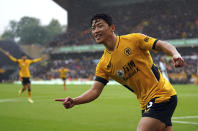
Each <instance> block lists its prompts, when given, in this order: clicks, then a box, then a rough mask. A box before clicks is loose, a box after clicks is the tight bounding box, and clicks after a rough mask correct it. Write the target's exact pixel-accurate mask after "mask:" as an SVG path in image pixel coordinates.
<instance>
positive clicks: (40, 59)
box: [30, 57, 43, 63]
mask: <svg viewBox="0 0 198 131" xmlns="http://www.w3.org/2000/svg"><path fill="white" fill-rule="evenodd" d="M42 60H43V58H42V57H40V58H37V59H33V60H30V61H31V63H36V62H39V61H42Z"/></svg>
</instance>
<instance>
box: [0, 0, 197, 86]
mask: <svg viewBox="0 0 198 131" xmlns="http://www.w3.org/2000/svg"><path fill="white" fill-rule="evenodd" d="M54 1H55V2H56V3H57V4H59V5H60V6H61V7H63V8H64V9H65V10H67V12H68V26H67V30H66V32H65V33H63V34H60V35H58V36H57V37H56V38H55V39H54V40H52V41H49V42H48V43H46V44H45V46H43V47H41V46H39V47H38V45H37V46H36V45H30V46H21V47H17V45H16V44H15V43H14V42H11V41H1V44H0V47H1V48H3V49H6V50H9V51H10V52H11V54H13V55H14V56H15V57H18V58H19V57H20V55H21V54H22V52H25V53H26V54H27V55H29V56H30V57H32V58H34V57H38V56H40V55H41V54H42V53H47V54H49V55H50V59H49V60H48V61H45V62H42V63H39V64H35V65H33V66H31V73H32V76H33V77H32V80H39V79H40V80H53V79H56V78H58V73H56V72H54V71H53V70H55V69H57V68H60V67H61V66H65V67H67V68H69V69H70V70H71V71H70V73H69V74H68V78H69V79H68V80H79V79H81V80H93V78H94V73H95V66H96V64H97V62H98V60H99V58H100V56H101V55H102V53H103V49H104V47H103V46H101V45H97V44H95V41H94V40H93V38H92V36H91V35H90V32H89V28H90V17H91V16H92V15H93V14H95V13H98V12H106V13H109V14H111V15H112V16H113V18H114V22H115V25H116V34H118V35H123V34H127V33H133V32H139V33H144V34H146V35H149V36H152V37H155V38H158V39H162V40H167V41H169V42H170V43H171V44H173V45H175V46H176V47H177V49H178V50H179V51H180V53H181V54H182V56H183V57H184V59H185V61H186V63H185V66H184V68H180V69H175V68H173V66H172V65H171V60H170V58H169V57H165V55H164V54H153V53H152V56H153V58H154V61H155V63H156V64H157V65H158V63H159V59H160V57H162V58H164V59H165V62H166V66H167V71H168V74H169V77H170V81H171V82H172V83H198V69H197V68H198V56H197V55H198V54H197V53H198V16H197V13H196V12H198V9H197V8H196V5H197V1H195V0H174V1H170V0H162V1H157V0H149V1H148V0H141V1H136V0H132V1H131V0H123V1H120V0H116V1H115V0H108V1H106V2H104V1H98V0H94V1H93V0H79V1H72V0H66V1H65V0H54ZM176 5H177V6H176ZM181 10H182V11H181ZM15 46H16V47H15ZM20 52H21V53H20ZM0 57H1V61H0V68H1V74H0V81H13V80H17V79H18V74H17V72H18V70H17V65H16V64H15V63H12V62H11V61H10V60H8V59H7V58H6V56H5V55H3V54H2V53H0Z"/></svg>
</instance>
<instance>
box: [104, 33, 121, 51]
mask: <svg viewBox="0 0 198 131" xmlns="http://www.w3.org/2000/svg"><path fill="white" fill-rule="evenodd" d="M116 38H117V39H116V44H115V48H114V50H113V51H109V50H107V49H105V50H106V52H108V53H109V54H112V53H113V52H115V51H116V50H117V48H118V47H119V44H120V36H116Z"/></svg>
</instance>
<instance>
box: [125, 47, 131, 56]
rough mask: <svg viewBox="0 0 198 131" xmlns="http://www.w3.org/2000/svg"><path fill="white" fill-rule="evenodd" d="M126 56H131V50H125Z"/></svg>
mask: <svg viewBox="0 0 198 131" xmlns="http://www.w3.org/2000/svg"><path fill="white" fill-rule="evenodd" d="M124 54H125V55H127V56H129V55H131V49H130V48H125V49H124Z"/></svg>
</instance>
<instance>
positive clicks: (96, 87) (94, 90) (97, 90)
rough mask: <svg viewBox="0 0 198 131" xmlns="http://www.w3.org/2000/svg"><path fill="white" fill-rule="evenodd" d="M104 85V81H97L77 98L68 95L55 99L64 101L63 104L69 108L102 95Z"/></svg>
mask: <svg viewBox="0 0 198 131" xmlns="http://www.w3.org/2000/svg"><path fill="white" fill-rule="evenodd" d="M104 86H105V85H104V84H103V83H102V82H99V81H95V82H94V84H93V85H92V87H91V88H90V89H89V90H87V91H86V92H85V93H83V94H82V95H80V96H78V97H76V98H71V97H66V98H64V99H56V100H55V101H61V102H63V106H64V107H65V108H67V109H68V108H72V107H73V106H75V105H79V104H84V103H89V102H91V101H93V100H95V99H96V98H98V96H100V94H101V92H102V90H103V88H104Z"/></svg>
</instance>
